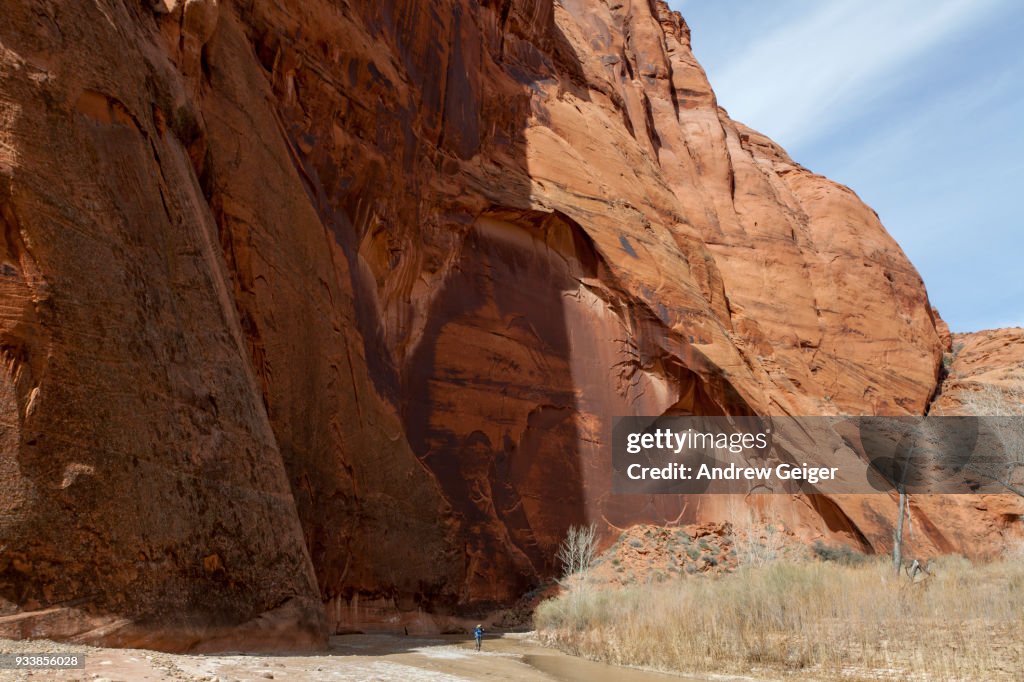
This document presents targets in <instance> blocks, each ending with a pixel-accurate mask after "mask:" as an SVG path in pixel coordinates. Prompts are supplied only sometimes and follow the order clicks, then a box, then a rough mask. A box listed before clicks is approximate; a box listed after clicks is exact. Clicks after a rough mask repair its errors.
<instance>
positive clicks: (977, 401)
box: [961, 382, 1024, 497]
mask: <svg viewBox="0 0 1024 682" xmlns="http://www.w3.org/2000/svg"><path fill="white" fill-rule="evenodd" d="M961 403H962V404H963V406H964V409H965V410H966V411H967V412H969V413H970V414H973V415H977V416H979V417H997V419H990V420H986V426H987V427H988V429H990V430H991V431H992V435H993V436H994V437H995V439H996V441H997V444H998V447H999V448H1000V449H1001V450H1002V452H1001V453H1000V454H1001V457H999V458H998V459H997V462H998V464H996V465H990V466H982V467H974V470H975V471H976V472H977V473H980V474H982V475H984V476H986V477H987V478H990V479H992V480H994V481H996V482H997V483H999V484H1000V485H1002V486H1003V487H1004V488H1006V489H1007V490H1009V491H1010V492H1013V493H1016V494H1017V495H1020V496H1022V497H1024V419H1013V417H1024V383H1022V382H1015V383H1013V384H1010V385H1008V386H1005V387H999V386H993V385H991V384H986V385H984V386H982V387H981V388H980V389H978V390H976V391H971V392H969V393H965V394H964V396H963V397H962V398H961ZM998 417H1003V418H1002V419H999V418H998ZM1006 417H1010V418H1009V419H1007V418H1006Z"/></svg>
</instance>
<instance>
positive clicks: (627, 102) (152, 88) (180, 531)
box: [0, 0, 973, 649]
mask: <svg viewBox="0 0 1024 682" xmlns="http://www.w3.org/2000/svg"><path fill="white" fill-rule="evenodd" d="M4 17H5V18H4V21H3V22H2V24H0V216H2V224H3V228H4V231H3V233H4V235H5V236H4V251H3V254H2V259H3V262H2V264H0V291H2V294H0V296H2V306H0V351H2V353H3V358H4V362H5V371H4V372H2V373H0V410H2V414H3V418H2V420H0V442H2V450H0V488H2V490H3V493H4V494H3V496H2V498H0V635H5V636H48V637H57V638H76V639H80V640H84V641H91V642H102V643H115V644H126V645H127V644H132V645H146V646H155V647H162V648H169V649H189V648H192V649H196V648H199V649H202V648H207V649H212V648H218V647H219V648H224V647H230V646H236V647H237V646H245V647H248V648H255V647H259V646H272V647H275V648H282V647H286V646H292V647H309V646H315V645H317V644H318V643H319V642H320V641H321V638H322V637H323V636H324V634H325V633H326V632H328V631H330V630H338V629H341V628H345V627H350V626H359V625H360V624H361V623H365V622H370V621H374V622H382V621H383V620H387V618H386V617H385V616H382V615H381V613H386V612H387V611H388V610H392V611H393V610H399V611H406V612H411V611H415V610H417V609H427V610H430V611H431V612H433V613H435V614H439V617H442V616H444V615H445V614H458V613H460V612H462V611H464V610H465V609H467V608H477V607H481V606H484V605H487V604H496V603H507V602H510V601H513V600H515V599H516V598H517V597H519V595H521V594H522V593H523V592H524V591H525V590H527V589H529V588H531V587H533V586H535V585H536V584H537V582H538V581H539V580H540V579H542V578H543V577H545V576H548V575H550V573H551V572H552V570H553V568H554V566H553V560H552V557H553V554H554V549H555V547H556V545H557V543H558V541H559V539H560V538H561V537H562V536H563V534H564V531H565V529H566V527H567V526H568V525H570V524H573V523H580V522H584V521H594V522H599V523H601V524H602V527H603V528H606V529H608V528H612V527H624V526H628V525H630V524H633V523H638V522H655V523H666V522H687V523H690V522H700V521H705V520H722V517H727V516H728V515H729V514H731V513H732V511H731V510H733V509H735V506H736V505H741V506H742V505H743V501H742V500H726V499H721V498H715V499H699V498H698V499H685V498H667V497H659V498H657V499H638V498H635V497H633V498H630V497H611V496H610V494H609V491H608V476H609V471H608V460H609V456H610V455H609V452H608V450H607V447H605V443H606V440H607V438H608V429H609V420H610V418H611V416H613V415H628V414H662V413H675V414H688V413H696V414H743V413H759V414H819V413H838V412H850V413H862V414H922V413H924V412H925V410H926V408H927V405H928V403H929V400H930V398H931V397H932V395H933V393H934V391H935V386H936V380H937V377H938V376H939V372H940V368H941V359H942V352H943V339H942V338H941V332H940V330H941V329H942V328H943V326H942V325H941V324H940V320H938V318H937V315H936V314H934V313H933V311H932V308H931V307H930V304H929V302H928V298H927V295H926V292H925V289H924V286H923V284H922V283H921V280H920V278H919V277H918V275H917V273H916V271H915V270H914V268H913V267H912V266H911V264H910V263H909V262H908V261H907V259H906V257H905V256H904V255H903V253H902V252H901V250H900V249H899V247H898V246H897V245H896V244H895V243H894V242H893V240H892V239H891V238H890V237H889V236H888V234H887V233H886V232H885V230H884V228H883V227H882V225H881V224H880V223H879V221H878V218H877V216H876V215H875V214H874V212H873V211H871V209H870V208H868V207H867V206H865V205H864V204H863V203H861V202H860V201H859V200H858V199H857V197H856V195H855V194H854V193H853V192H851V191H850V190H849V189H847V188H845V187H842V186H839V185H836V184H835V183H832V182H830V181H829V180H827V179H826V178H823V177H821V176H818V175H815V174H813V173H811V172H810V171H808V170H807V169H805V168H803V167H801V166H800V165H799V164H797V163H795V162H794V161H793V160H792V159H790V158H789V157H788V156H787V155H786V153H785V152H784V151H783V150H781V149H780V148H779V147H778V146H777V145H775V144H774V143H772V142H771V141H770V140H768V139H766V138H765V137H763V136H761V135H759V134H758V133H756V132H754V131H752V130H750V129H748V128H746V127H745V126H743V125H741V124H738V123H736V122H734V121H732V120H731V119H730V118H729V117H728V115H727V114H726V112H725V111H723V110H722V109H720V108H719V107H718V106H717V103H716V101H715V97H714V93H713V91H712V90H711V87H710V86H709V84H708V82H707V79H706V77H705V75H704V72H703V70H702V69H701V67H700V66H699V64H697V62H696V61H695V59H694V57H693V54H692V52H691V50H690V43H689V29H688V28H687V26H686V25H685V23H684V22H683V20H682V18H681V17H680V16H679V15H678V14H675V13H673V12H671V11H669V10H668V8H667V5H665V3H664V2H660V1H659V2H646V1H642V0H634V1H633V2H625V3H611V4H609V3H605V2H598V1H597V0H561V1H560V2H554V1H553V0H481V1H470V0H433V1H428V0H379V1H377V2H329V1H328V0H304V1H302V2H300V1H299V0H285V1H273V2H272V1H271V0H251V1H248V0H247V1H245V2H243V1H241V0H237V1H233V2H231V1H227V2H226V1H223V0H222V1H220V2H217V1H215V0H185V1H184V2H182V1H180V0H178V1H176V2H172V1H168V0H163V1H161V2H151V1H150V0H139V1H136V2H125V3H108V2H103V1H100V0H97V2H81V3H55V2H49V1H44V2H26V1H20V2H19V1H17V0H9V1H7V2H5V3H4ZM946 333H948V330H947V331H946ZM769 504H771V505H773V513H775V514H777V515H779V516H780V517H782V518H785V519H789V520H790V521H791V522H792V523H793V524H795V525H797V526H799V527H800V528H801V529H802V532H803V533H804V535H805V536H806V537H820V536H822V535H825V536H830V537H838V538H845V539H847V540H848V541H853V542H858V543H860V544H862V545H864V546H865V547H867V548H872V547H874V548H880V549H884V548H885V546H886V543H887V542H889V540H888V538H889V537H890V531H891V529H890V527H889V525H888V524H889V523H890V522H891V521H887V519H893V518H895V512H894V511H893V510H894V509H895V505H894V503H893V502H892V501H891V500H889V499H888V498H880V497H876V498H871V499H860V498H858V499H850V500H841V499H833V500H830V499H824V498H820V499H789V498H785V499H781V498H780V499H773V500H771V501H770V502H769ZM922 513H924V512H922ZM970 513H973V512H970ZM963 514H965V515H967V514H969V512H967V511H964V512H963ZM962 518H969V516H963V517H962ZM942 523H943V521H942V519H941V518H940V519H935V520H934V522H931V521H929V522H927V523H922V524H921V525H920V526H919V528H918V530H917V535H916V536H915V537H916V540H915V541H916V542H919V543H920V544H921V547H923V548H924V550H923V551H927V550H928V549H942V548H949V547H952V546H953V544H955V543H960V544H962V545H963V546H966V547H968V548H969V547H970V543H971V539H970V534H969V532H968V534H967V536H965V537H964V539H962V540H959V539H958V540H956V541H955V542H954V541H951V540H949V538H948V535H947V534H946V533H945V532H944V531H943V528H942ZM951 543H952V544H951ZM957 546H960V545H957ZM360 600H362V601H360ZM368 600H369V603H370V604H371V608H370V609H369V611H368V610H367V609H366V604H367V601H368ZM360 603H362V604H363V607H362V610H361V607H360ZM324 605H326V609H325V608H324Z"/></svg>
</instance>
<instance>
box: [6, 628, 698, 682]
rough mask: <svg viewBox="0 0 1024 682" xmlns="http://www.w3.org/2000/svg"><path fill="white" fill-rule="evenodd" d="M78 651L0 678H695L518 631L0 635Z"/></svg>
mask: <svg viewBox="0 0 1024 682" xmlns="http://www.w3.org/2000/svg"><path fill="white" fill-rule="evenodd" d="M44 652H45V653H72V652H78V653H83V654H85V657H86V667H85V669H84V670H67V671H60V672H55V671H53V670H35V671H25V670H19V671H10V670H7V671H0V680H4V681H6V680H90V681H93V682H95V681H97V680H109V681H111V682H113V681H119V680H125V681H132V682H134V681H135V680H206V681H209V682H212V681H213V680H219V681H221V682H227V681H229V680H230V681H232V682H234V681H238V682H242V681H243V680H253V681H259V682H262V681H263V680H312V679H316V680H343V681H348V680H353V681H359V682H363V681H367V680H402V681H407V682H460V681H462V680H489V681H493V682H501V681H503V680H516V681H520V680H522V681H525V682H533V681H538V682H539V681H541V680H543V681H545V682H551V681H552V680H559V681H566V682H576V681H580V682H582V681H583V680H587V681H596V682H601V681H603V680H608V681H609V682H611V681H612V680H615V681H616V682H619V681H621V682H651V681H657V680H662V681H666V680H675V681H676V682H678V681H679V680H680V679H683V680H687V679H689V680H697V679H703V678H680V677H678V676H672V675H663V674H659V673H653V672H647V671H642V670H633V669H629V668H619V667H616V666H610V665H606V664H603V663H595V662H592V661H587V660H584V659H580V658H576V657H573V656H568V655H566V654H564V653H561V652H559V651H556V650H553V649H549V648H546V647H543V646H541V645H540V644H539V643H537V642H536V641H535V640H533V639H531V637H530V636H529V635H528V634H526V635H521V634H513V635H504V636H501V637H495V638H491V639H487V640H485V642H484V650H483V651H481V652H479V653H477V652H476V651H474V650H473V645H472V642H471V641H470V640H469V639H468V638H465V637H459V636H445V637H430V638H426V637H400V636H392V635H347V636H343V637H332V638H331V642H330V648H329V649H328V650H327V651H325V652H322V653H316V654H310V655H304V656H303V655H291V654H289V655H280V656H274V655H226V654H224V655H203V656H192V655H177V654H166V653H160V652H156V651H146V650H141V649H103V648H96V647H86V646H75V645H67V644H57V643H53V642H46V641H33V642H23V641H21V642H19V641H11V640H0V653H44Z"/></svg>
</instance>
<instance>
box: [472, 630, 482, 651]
mask: <svg viewBox="0 0 1024 682" xmlns="http://www.w3.org/2000/svg"><path fill="white" fill-rule="evenodd" d="M473 638H474V639H476V650H477V651H480V642H481V641H482V640H483V638H484V626H483V625H477V626H476V628H475V629H474V630H473Z"/></svg>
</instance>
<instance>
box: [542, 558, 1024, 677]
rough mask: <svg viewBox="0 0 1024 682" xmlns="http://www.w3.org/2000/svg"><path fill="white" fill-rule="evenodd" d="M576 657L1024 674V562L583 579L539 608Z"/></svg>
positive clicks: (713, 665)
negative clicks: (632, 582)
mask: <svg viewBox="0 0 1024 682" xmlns="http://www.w3.org/2000/svg"><path fill="white" fill-rule="evenodd" d="M534 617H535V621H536V626H537V629H538V631H539V633H540V634H541V636H542V637H543V638H544V639H546V640H547V642H548V643H550V644H553V645H555V646H557V647H559V648H561V649H563V650H565V651H567V652H569V653H573V654H576V655H580V656H585V657H587V658H593V659H597V660H603V661H607V662H610V663H616V664H623V665H636V666H644V667H651V668H656V669H661V670H671V671H678V672H700V671H715V672H750V671H762V673H769V674H771V673H775V674H779V675H783V676H786V677H790V676H795V677H796V678H801V677H802V678H805V679H808V678H809V679H823V678H827V679H835V678H843V679H873V680H878V679H898V680H904V679H936V680H946V679H953V680H969V679H970V680H973V679H977V680H992V679H1017V680H1019V679H1022V676H1024V563H1022V562H1019V561H1004V562H1001V563H993V564H986V565H973V564H971V563H969V562H967V561H966V560H963V559H960V558H946V559H943V560H939V561H936V562H933V569H932V576H931V577H929V578H927V579H926V580H924V581H922V582H918V583H913V584H912V583H911V582H910V581H909V580H908V579H907V578H905V577H901V578H896V577H895V576H894V575H893V573H892V568H891V565H890V564H888V563H887V562H885V561H882V560H878V561H871V562H868V563H867V564H864V565H861V566H844V565H840V564H836V563H831V562H816V561H809V562H801V563H790V562H777V563H773V564H769V565H767V566H764V567H761V568H745V569H741V570H740V571H737V572H736V573H732V574H728V575H724V576H720V577H715V578H711V577H707V578H687V579H679V580H675V581H673V582H671V583H657V584H654V583H652V584H648V585H641V586H633V587H625V588H621V589H609V588H608V587H607V586H597V585H595V584H593V583H588V581H586V580H583V581H577V582H576V583H575V584H574V585H573V586H572V587H571V588H570V589H568V590H567V591H566V592H564V593H563V594H562V595H561V596H559V597H557V598H555V599H552V600H549V601H547V602H544V603H543V604H541V605H540V606H539V607H538V609H537V611H536V613H535V616H534Z"/></svg>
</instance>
